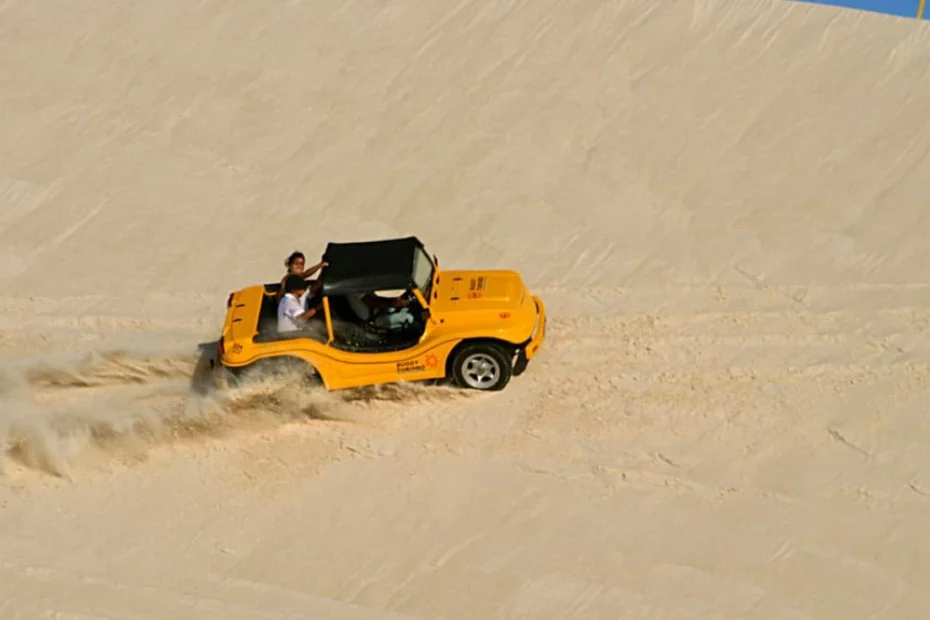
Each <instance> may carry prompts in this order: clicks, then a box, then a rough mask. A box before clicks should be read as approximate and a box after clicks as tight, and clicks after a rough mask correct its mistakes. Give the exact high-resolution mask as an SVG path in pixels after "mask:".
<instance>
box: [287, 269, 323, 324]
mask: <svg viewBox="0 0 930 620" xmlns="http://www.w3.org/2000/svg"><path fill="white" fill-rule="evenodd" d="M284 290H286V291H287V293H285V295H284V297H282V298H281V301H280V302H278V331H279V332H293V331H298V330H302V329H306V328H307V321H309V320H310V318H311V317H312V316H314V315H315V314H316V313H317V312H319V310H320V304H318V303H315V304H314V306H313V307H312V308H310V309H309V310H305V309H304V301H305V299H306V297H305V296H304V293H306V292H307V283H306V281H304V279H303V278H302V277H301V276H299V275H297V274H291V275H289V276H288V277H287V279H285V281H284Z"/></svg>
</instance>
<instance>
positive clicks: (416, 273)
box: [413, 248, 433, 301]
mask: <svg viewBox="0 0 930 620" xmlns="http://www.w3.org/2000/svg"><path fill="white" fill-rule="evenodd" d="M413 282H414V284H416V285H417V288H418V289H420V291H421V292H422V293H423V297H425V298H426V299H427V301H429V296H430V290H431V289H432V287H433V262H432V261H431V260H430V259H429V255H428V254H427V253H426V252H424V251H423V248H417V251H416V254H414V255H413Z"/></svg>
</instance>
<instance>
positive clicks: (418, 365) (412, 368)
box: [397, 360, 426, 374]
mask: <svg viewBox="0 0 930 620" xmlns="http://www.w3.org/2000/svg"><path fill="white" fill-rule="evenodd" d="M424 370H426V366H424V365H423V363H422V362H421V361H420V360H409V361H406V362H397V372H399V373H400V374H404V373H408V372H423V371H424Z"/></svg>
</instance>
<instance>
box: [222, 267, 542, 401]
mask: <svg viewBox="0 0 930 620" xmlns="http://www.w3.org/2000/svg"><path fill="white" fill-rule="evenodd" d="M431 288H432V290H431V293H430V299H429V300H425V299H424V298H423V295H422V293H421V292H420V291H419V290H417V289H415V290H414V294H415V295H417V297H418V298H419V299H420V302H421V304H422V303H423V302H424V301H426V302H427V304H428V306H429V318H428V320H427V321H426V329H425V331H424V333H423V335H422V336H421V338H420V340H419V342H417V343H416V344H414V345H413V346H412V347H410V348H407V349H404V350H401V351H391V352H377V353H371V352H351V351H344V350H341V349H339V348H337V347H336V346H334V345H333V344H332V339H333V326H332V321H331V314H330V308H329V300H328V299H326V298H324V300H323V309H324V312H323V315H322V319H316V318H315V319H313V320H321V321H322V323H323V324H325V328H326V329H325V333H326V334H328V342H323V341H322V340H315V339H311V338H293V339H287V340H277V341H273V342H255V341H254V340H253V338H254V337H255V336H256V335H257V333H258V316H259V312H260V309H261V304H262V298H263V296H265V295H267V293H266V292H265V289H264V286H263V285H256V286H250V287H248V288H244V289H242V290H240V291H237V292H235V293H233V294H232V296H231V298H230V304H229V308H228V309H227V313H226V321H225V324H224V326H223V332H222V343H221V347H220V359H219V360H217V361H218V362H219V363H217V364H216V365H215V368H216V369H217V371H219V370H220V369H221V367H222V366H226V367H227V368H242V367H245V366H248V365H250V364H253V363H255V362H257V361H259V360H261V359H264V358H270V357H277V356H289V357H296V358H300V359H302V360H304V361H306V362H307V363H308V364H310V365H311V366H312V367H313V368H314V369H315V370H316V371H317V373H318V374H319V375H320V378H321V379H322V381H323V384H324V385H325V387H326V388H327V389H329V390H341V389H348V388H355V387H361V386H366V385H377V384H385V383H397V382H400V381H419V380H427V379H441V378H445V377H446V376H447V374H448V364H447V362H448V360H449V356H450V354H451V353H452V351H453V349H454V348H455V347H456V345H458V344H459V343H461V342H463V341H465V340H473V339H494V340H497V341H502V342H506V343H511V344H513V345H515V346H517V345H523V344H524V343H527V342H528V341H529V342H528V343H527V344H526V347H525V354H526V357H527V359H532V357H534V356H535V355H536V354H537V353H538V351H539V348H540V346H541V345H542V341H543V338H544V333H545V321H546V310H545V305H544V304H543V301H542V299H540V298H539V297H537V296H535V295H532V294H531V293H530V292H529V291H528V290H527V289H526V287H525V286H524V283H523V279H522V278H521V276H520V274H519V273H517V272H515V271H507V270H491V271H439V269H438V268H437V269H436V270H435V273H434V276H433V285H432V287H431ZM321 331H322V330H321ZM219 374H220V373H218V377H219Z"/></svg>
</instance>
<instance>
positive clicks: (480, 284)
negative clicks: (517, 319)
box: [430, 269, 526, 312]
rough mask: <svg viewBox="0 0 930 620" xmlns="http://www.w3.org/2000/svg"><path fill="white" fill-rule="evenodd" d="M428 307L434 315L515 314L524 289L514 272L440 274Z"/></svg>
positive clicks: (456, 272) (521, 281) (520, 279)
mask: <svg viewBox="0 0 930 620" xmlns="http://www.w3.org/2000/svg"><path fill="white" fill-rule="evenodd" d="M434 293H435V294H434V296H433V299H432V300H431V303H430V306H431V307H432V308H434V309H435V310H436V311H437V312H460V311H467V310H499V311H504V310H515V309H517V308H519V307H520V306H521V305H523V304H524V302H525V297H526V287H525V286H524V284H523V278H522V277H521V276H520V274H519V273H517V272H516V271H510V270H503V269H500V270H487V271H478V270H474V271H442V272H440V274H439V284H438V286H437V287H436V290H435V292H434Z"/></svg>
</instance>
